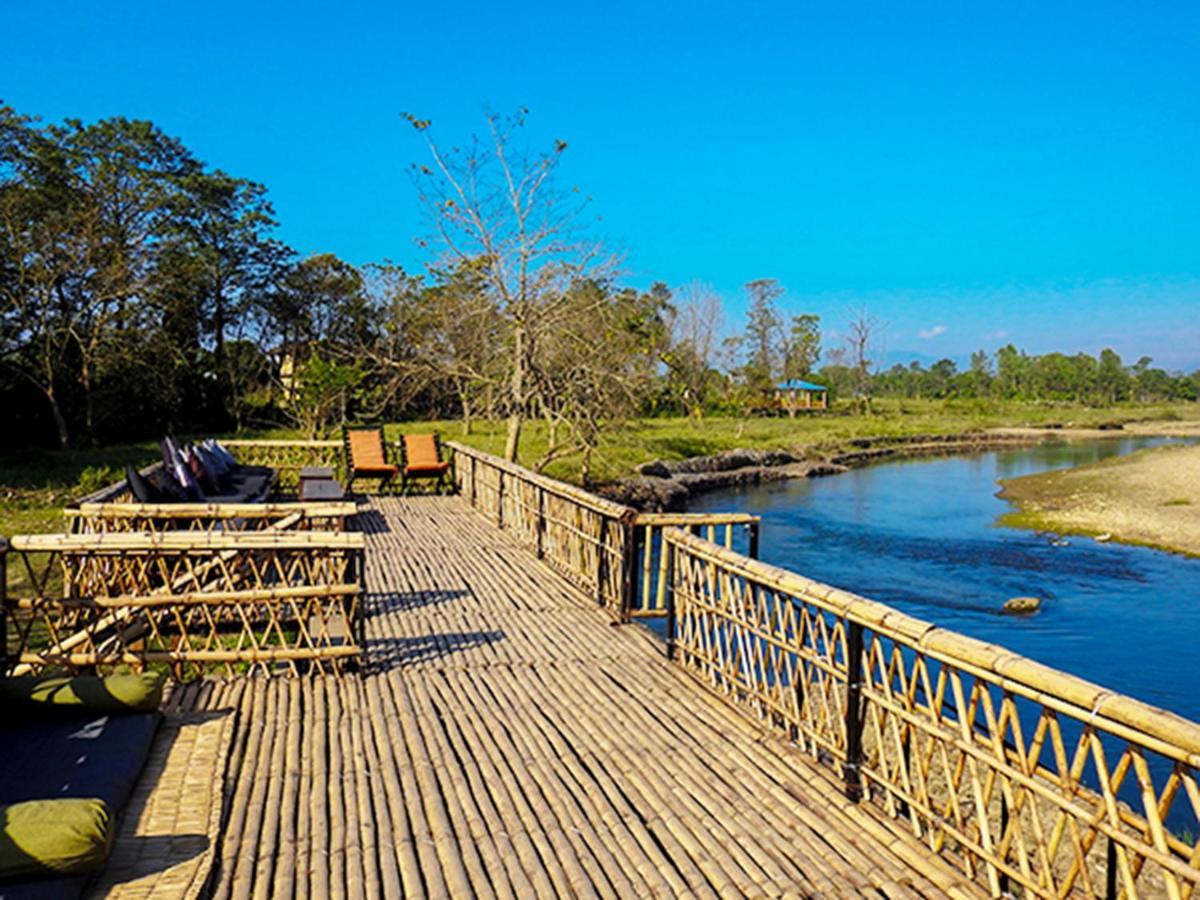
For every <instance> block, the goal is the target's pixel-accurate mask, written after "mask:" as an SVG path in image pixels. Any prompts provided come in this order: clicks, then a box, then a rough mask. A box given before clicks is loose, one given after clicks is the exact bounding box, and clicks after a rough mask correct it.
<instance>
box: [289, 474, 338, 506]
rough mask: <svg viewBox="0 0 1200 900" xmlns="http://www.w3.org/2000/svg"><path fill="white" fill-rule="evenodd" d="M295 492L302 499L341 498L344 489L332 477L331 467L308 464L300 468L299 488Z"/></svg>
mask: <svg viewBox="0 0 1200 900" xmlns="http://www.w3.org/2000/svg"><path fill="white" fill-rule="evenodd" d="M297 494H298V495H299V497H300V499H301V500H303V501H309V500H342V499H344V498H345V496H346V491H345V489H344V488H343V487H342V486H341V485H340V484H339V483H338V481H337V479H335V478H334V477H333V469H329V468H326V467H324V466H309V467H307V468H304V469H301V470H300V489H299V490H298V491H297Z"/></svg>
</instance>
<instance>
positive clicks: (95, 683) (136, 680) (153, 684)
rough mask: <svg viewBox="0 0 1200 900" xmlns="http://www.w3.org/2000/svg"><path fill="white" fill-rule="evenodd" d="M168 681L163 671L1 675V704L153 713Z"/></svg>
mask: <svg viewBox="0 0 1200 900" xmlns="http://www.w3.org/2000/svg"><path fill="white" fill-rule="evenodd" d="M165 680H166V679H165V676H164V675H163V674H162V673H160V672H143V673H141V674H140V675H132V674H130V675H106V676H104V677H99V676H93V675H76V676H74V677H68V676H61V675H25V676H22V677H20V678H0V704H4V705H16V706H20V707H23V708H25V709H35V708H36V709H45V708H47V707H64V708H66V709H70V710H72V711H76V712H82V711H85V710H86V711H88V712H101V713H124V712H153V711H154V710H156V709H158V705H159V704H160V703H161V702H162V695H163V683H164V681H165ZM64 711H65V710H64Z"/></svg>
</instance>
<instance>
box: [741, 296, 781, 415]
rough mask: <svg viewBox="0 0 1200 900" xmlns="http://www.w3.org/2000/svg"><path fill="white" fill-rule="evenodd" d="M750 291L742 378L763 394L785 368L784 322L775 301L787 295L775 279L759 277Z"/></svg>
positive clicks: (769, 388) (756, 391)
mask: <svg viewBox="0 0 1200 900" xmlns="http://www.w3.org/2000/svg"><path fill="white" fill-rule="evenodd" d="M746 294H747V295H748V298H749V308H748V309H747V312H746V330H745V332H744V334H743V337H742V346H743V348H744V350H745V354H746V361H745V363H744V364H743V366H742V371H741V377H742V382H743V383H744V384H745V386H746V388H747V390H748V391H749V392H750V393H751V394H763V393H766V392H768V391H770V390H771V388H772V387H773V386H774V384H775V375H776V373H778V372H779V370H780V367H781V365H780V361H781V357H782V343H783V341H782V337H783V335H782V328H783V323H782V321H781V320H780V318H779V313H778V312H777V311H776V309H775V301H776V300H778V299H779V298H780V297H781V296H783V288H782V287H780V285H779V282H778V281H776V280H775V279H774V278H759V279H757V280H755V281H749V282H747V283H746Z"/></svg>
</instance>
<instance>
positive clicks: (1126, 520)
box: [1000, 423, 1200, 556]
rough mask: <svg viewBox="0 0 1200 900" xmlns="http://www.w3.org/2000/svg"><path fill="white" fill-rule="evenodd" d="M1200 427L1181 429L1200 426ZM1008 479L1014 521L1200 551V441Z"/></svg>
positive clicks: (1007, 520) (1198, 553) (1005, 492)
mask: <svg viewBox="0 0 1200 900" xmlns="http://www.w3.org/2000/svg"><path fill="white" fill-rule="evenodd" d="M1181 427H1182V423H1181ZM1192 428H1193V430H1191V431H1185V430H1180V431H1176V432H1174V433H1176V434H1180V435H1185V434H1198V433H1200V429H1197V428H1196V426H1195V423H1192ZM1132 430H1133V429H1130V431H1132ZM1002 484H1003V485H1004V489H1003V490H1002V491H1001V493H1000V496H1002V497H1004V498H1005V499H1007V500H1012V501H1013V502H1015V503H1017V504H1018V506H1019V507H1020V511H1019V512H1014V513H1012V514H1010V515H1008V516H1005V517H1004V519H1003V520H1002V521H1003V522H1004V524H1006V525H1013V526H1018V527H1025V528H1039V529H1044V530H1047V531H1056V532H1060V533H1071V534H1089V535H1109V536H1110V537H1111V539H1112V540H1115V541H1122V542H1124V543H1130V544H1146V545H1149V546H1153V547H1161V548H1163V549H1167V550H1174V551H1176V552H1179V553H1187V554H1189V555H1191V556H1200V446H1190V447H1183V446H1168V447H1159V448H1157V449H1154V450H1144V451H1141V452H1138V453H1133V454H1130V455H1129V456H1121V457H1116V458H1113V459H1106V460H1104V461H1102V462H1098V463H1094V464H1092V465H1088V466H1080V467H1079V468H1076V469H1067V470H1065V471H1062V472H1045V473H1042V474H1039V475H1028V476H1026V477H1024V478H1013V479H1010V480H1008V481H1004V482H1002Z"/></svg>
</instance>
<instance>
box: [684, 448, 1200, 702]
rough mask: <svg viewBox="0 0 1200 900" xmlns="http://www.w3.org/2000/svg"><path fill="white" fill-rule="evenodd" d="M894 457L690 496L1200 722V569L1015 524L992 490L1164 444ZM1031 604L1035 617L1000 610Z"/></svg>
mask: <svg viewBox="0 0 1200 900" xmlns="http://www.w3.org/2000/svg"><path fill="white" fill-rule="evenodd" d="M1169 440H1170V439H1168V438H1119V439H1111V440H1101V441H1089V442H1083V443H1061V444H1047V445H1039V446H1036V447H1030V448H1023V449H1018V450H1008V449H1006V450H1002V451H997V452H988V453H977V454H971V455H963V456H952V457H939V458H935V459H916V460H906V461H899V462H890V463H884V464H879V465H873V466H868V467H866V468H861V469H854V470H851V471H849V472H846V473H844V474H841V475H835V476H831V477H828V478H812V479H797V480H793V481H785V482H775V483H771V484H764V485H759V486H755V487H749V488H742V489H735V490H727V491H720V492H716V493H712V494H707V495H703V496H700V497H697V498H695V499H694V500H693V501H692V502H691V503H690V504H689V511H693V512H698V511H714V510H720V511H726V512H733V511H739V512H750V513H757V514H759V515H761V516H762V517H763V524H762V536H761V544H760V553H759V555H760V557H761V558H762V559H763V560H765V561H767V562H770V563H774V564H775V565H778V566H782V567H784V568H787V569H790V570H792V571H794V572H798V573H800V574H802V575H805V576H807V577H809V578H814V579H816V580H818V581H823V582H825V583H827V584H832V585H836V586H838V587H841V588H844V589H847V590H850V591H853V592H854V593H857V594H861V595H863V596H865V597H870V598H872V599H875V600H879V601H882V602H884V603H887V604H890V605H892V606H895V607H896V608H898V609H901V610H903V611H904V612H906V613H908V614H909V615H912V616H916V617H918V618H921V619H925V620H927V621H932V622H934V623H936V624H938V625H941V626H943V627H945V628H951V629H954V630H956V631H959V632H962V633H964V634H968V635H971V636H972V637H976V638H980V639H982V640H985V641H989V642H992V643H996V644H1000V645H1003V646H1005V647H1008V648H1009V649H1011V650H1014V651H1016V652H1018V653H1021V654H1023V655H1025V656H1028V657H1031V658H1033V659H1036V660H1038V661H1039V662H1043V663H1046V664H1047V665H1051V666H1054V667H1056V668H1058V669H1062V670H1064V671H1066V672H1070V673H1072V674H1075V675H1078V676H1080V677H1082V678H1085V679H1087V680H1089V681H1093V682H1096V683H1097V684H1100V685H1103V686H1105V687H1108V688H1110V689H1113V690H1117V691H1120V692H1122V693H1125V694H1129V695H1131V696H1133V697H1137V698H1138V699H1140V700H1144V701H1146V702H1147V703H1151V704H1153V705H1155V706H1160V707H1163V708H1164V709H1169V710H1171V711H1173V712H1176V713H1179V714H1181V715H1183V716H1186V717H1187V718H1189V719H1192V720H1196V721H1200V559H1189V558H1185V557H1183V556H1178V555H1175V554H1171V553H1165V552H1162V551H1157V550H1149V549H1146V548H1142V547H1127V546H1123V545H1120V544H1115V543H1098V542H1096V541H1094V540H1092V539H1091V538H1082V537H1069V538H1067V539H1066V540H1065V542H1064V541H1063V540H1056V536H1054V535H1047V534H1041V533H1034V532H1030V531H1024V530H1019V529H1012V528H1005V527H1001V526H999V525H997V524H996V520H997V518H998V517H999V516H1000V515H1002V514H1003V513H1005V512H1006V511H1008V510H1009V509H1011V506H1010V504H1009V503H1008V502H1007V501H1004V500H1001V499H999V498H997V497H996V496H995V495H996V492H997V491H998V490H999V485H998V484H997V480H998V479H1001V478H1012V477H1015V476H1019V475H1027V474H1031V473H1034V472H1043V471H1047V470H1050V469H1057V468H1065V467H1070V466H1077V465H1082V464H1085V463H1089V462H1094V461H1096V460H1099V459H1103V458H1105V457H1109V456H1114V455H1118V454H1124V453H1129V452H1132V451H1133V450H1137V449H1141V448H1144V447H1153V446H1157V445H1160V444H1163V443H1167V442H1168V441H1169ZM1016 596H1036V597H1040V598H1041V599H1042V600H1043V605H1042V608H1041V610H1040V611H1038V612H1037V613H1035V614H1033V615H1028V616H1010V615H1003V614H1001V612H1000V608H1001V606H1002V604H1003V603H1004V601H1005V600H1007V599H1008V598H1010V597H1016Z"/></svg>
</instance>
